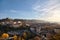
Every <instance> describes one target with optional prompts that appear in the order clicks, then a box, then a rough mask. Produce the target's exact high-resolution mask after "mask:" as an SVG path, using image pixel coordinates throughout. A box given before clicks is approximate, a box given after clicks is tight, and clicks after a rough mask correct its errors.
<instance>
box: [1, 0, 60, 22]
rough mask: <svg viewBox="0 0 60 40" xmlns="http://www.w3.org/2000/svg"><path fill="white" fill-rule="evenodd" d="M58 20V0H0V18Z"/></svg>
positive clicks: (59, 3)
mask: <svg viewBox="0 0 60 40" xmlns="http://www.w3.org/2000/svg"><path fill="white" fill-rule="evenodd" d="M6 17H9V18H23V19H41V20H46V21H52V22H60V0H0V18H6Z"/></svg>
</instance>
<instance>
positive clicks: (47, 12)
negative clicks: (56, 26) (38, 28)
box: [32, 0, 60, 22]
mask: <svg viewBox="0 0 60 40" xmlns="http://www.w3.org/2000/svg"><path fill="white" fill-rule="evenodd" d="M32 8H33V10H34V11H35V12H36V13H37V14H39V15H40V16H39V17H40V19H43V20H47V21H54V22H60V0H45V1H44V0H38V1H37V2H36V3H35V4H34V6H33V7H32ZM41 16H42V17H41Z"/></svg>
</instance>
